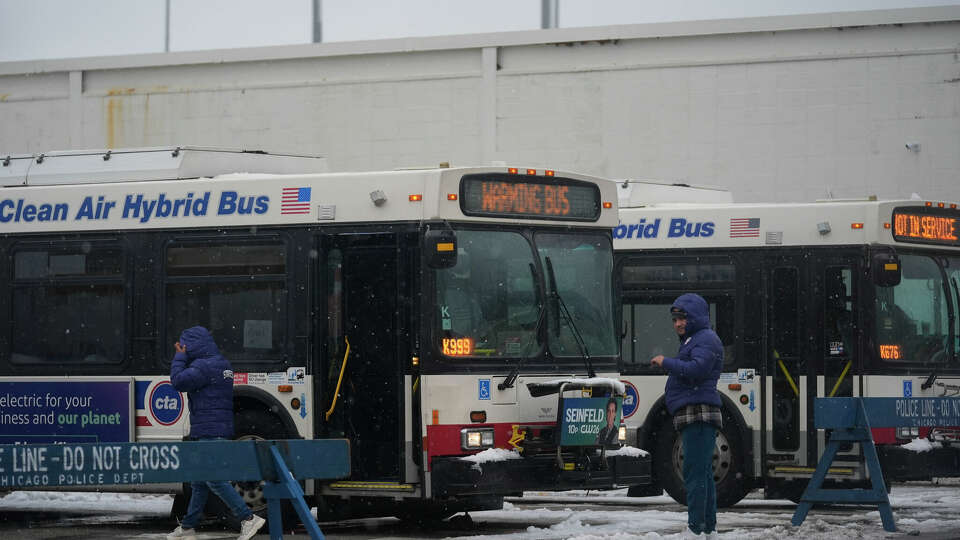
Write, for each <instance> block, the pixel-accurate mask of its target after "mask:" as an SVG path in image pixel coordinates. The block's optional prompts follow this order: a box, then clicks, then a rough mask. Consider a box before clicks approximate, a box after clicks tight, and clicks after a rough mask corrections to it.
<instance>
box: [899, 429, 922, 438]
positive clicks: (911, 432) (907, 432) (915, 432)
mask: <svg viewBox="0 0 960 540" xmlns="http://www.w3.org/2000/svg"><path fill="white" fill-rule="evenodd" d="M919 436H920V428H918V427H916V426H909V427H898V428H897V438H898V439H916V438H917V437H919Z"/></svg>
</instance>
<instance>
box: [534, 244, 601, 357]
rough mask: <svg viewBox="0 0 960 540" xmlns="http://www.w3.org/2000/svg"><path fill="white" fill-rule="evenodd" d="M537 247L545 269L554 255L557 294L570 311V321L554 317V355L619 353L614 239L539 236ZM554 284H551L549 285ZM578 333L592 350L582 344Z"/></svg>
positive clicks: (551, 338)
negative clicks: (614, 294) (614, 296)
mask: <svg viewBox="0 0 960 540" xmlns="http://www.w3.org/2000/svg"><path fill="white" fill-rule="evenodd" d="M536 242H537V250H538V252H539V254H540V258H541V261H542V262H543V263H544V264H543V266H544V268H546V267H547V265H546V260H547V258H549V259H550V262H551V264H550V266H552V268H553V272H554V277H555V279H556V287H557V290H556V292H557V293H558V294H559V296H560V299H561V300H562V301H563V303H564V304H565V306H566V309H567V310H568V311H569V312H570V319H572V320H570V319H567V318H564V317H559V315H560V314H559V313H553V312H550V313H549V315H550V316H552V317H559V320H556V321H550V322H551V324H550V326H549V327H550V328H558V327H559V328H558V329H559V333H557V332H555V331H554V330H551V331H550V332H549V336H550V338H549V343H550V352H551V354H553V355H554V356H581V355H584V354H588V355H590V356H614V355H616V354H617V343H616V333H615V331H614V323H613V306H612V304H611V294H612V290H613V288H612V284H611V279H612V275H613V252H612V246H611V244H610V240H609V239H608V238H607V237H604V236H603V235H600V234H554V233H539V234H537V235H536ZM547 286H548V287H549V286H550V285H549V284H548V285H547ZM576 332H579V333H580V337H582V338H583V345H584V348H585V349H586V350H581V347H580V346H579V345H578V344H577V336H576V335H575V333H576Z"/></svg>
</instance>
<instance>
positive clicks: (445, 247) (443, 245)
mask: <svg viewBox="0 0 960 540" xmlns="http://www.w3.org/2000/svg"><path fill="white" fill-rule="evenodd" d="M437 251H453V242H437Z"/></svg>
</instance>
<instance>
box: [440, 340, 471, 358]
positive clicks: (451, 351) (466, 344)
mask: <svg viewBox="0 0 960 540" xmlns="http://www.w3.org/2000/svg"><path fill="white" fill-rule="evenodd" d="M443 354H445V355H447V356H467V355H470V354H473V339H472V338H443Z"/></svg>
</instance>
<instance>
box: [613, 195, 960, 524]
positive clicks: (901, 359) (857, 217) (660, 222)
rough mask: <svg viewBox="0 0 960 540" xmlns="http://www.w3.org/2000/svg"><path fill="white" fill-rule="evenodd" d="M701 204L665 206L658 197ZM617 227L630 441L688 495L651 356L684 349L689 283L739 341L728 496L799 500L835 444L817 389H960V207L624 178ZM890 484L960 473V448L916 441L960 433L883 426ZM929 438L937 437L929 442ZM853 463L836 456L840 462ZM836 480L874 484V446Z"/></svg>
mask: <svg viewBox="0 0 960 540" xmlns="http://www.w3.org/2000/svg"><path fill="white" fill-rule="evenodd" d="M665 200H666V201H686V202H670V203H664V202H656V201H665ZM620 203H621V209H620V223H618V225H617V227H616V228H615V229H614V248H615V260H616V265H615V268H616V274H617V280H618V286H619V288H620V291H619V294H621V295H622V298H623V332H624V335H623V340H622V344H623V346H622V354H623V364H622V366H621V373H622V375H623V381H624V382H625V383H626V384H627V391H628V398H627V405H626V406H625V408H624V416H625V422H626V424H627V426H628V439H627V440H628V441H629V442H631V443H634V442H636V444H637V445H638V446H639V447H641V448H645V449H648V450H650V451H651V452H652V454H653V456H652V457H653V468H654V476H655V478H654V482H653V484H652V489H649V488H635V489H633V490H631V492H632V493H633V494H637V495H640V494H647V493H651V492H654V493H657V494H659V493H660V491H659V490H660V489H661V488H663V489H665V490H666V491H667V492H668V493H669V494H670V495H671V496H673V497H674V498H675V499H677V500H678V501H679V500H683V498H684V494H683V488H682V482H681V480H680V478H681V476H680V473H679V470H680V469H679V466H680V463H681V460H682V456H681V454H680V447H679V444H678V441H677V437H676V435H675V432H674V430H673V428H672V427H671V425H670V423H669V422H668V418H667V416H666V412H665V409H664V407H663V399H662V396H663V386H664V383H665V380H666V377H665V374H664V373H663V372H662V371H661V370H660V369H659V368H656V367H655V366H651V365H650V358H652V357H653V356H655V355H657V354H666V355H671V354H673V353H674V352H675V351H676V349H677V345H678V341H677V337H676V335H675V333H674V332H673V330H672V327H671V321H670V318H669V316H668V310H669V306H670V305H671V303H672V302H673V300H674V299H675V298H676V297H677V296H679V295H680V294H683V293H687V292H695V293H698V294H700V295H702V296H703V297H704V298H705V299H706V300H707V302H708V303H709V305H710V319H711V322H712V324H713V326H714V328H715V329H716V331H717V333H718V334H719V336H720V339H721V340H722V342H723V344H724V369H723V375H722V377H721V379H720V382H719V386H718V389H719V390H720V393H721V395H722V397H723V412H724V424H725V425H724V428H723V431H722V432H721V433H720V435H719V437H718V439H717V451H716V459H715V462H714V464H715V467H714V470H715V473H716V474H715V476H716V480H717V487H718V502H719V504H721V505H723V506H727V505H732V504H735V503H736V502H737V501H739V500H740V499H741V498H742V497H744V496H745V495H746V494H747V493H748V492H749V490H751V489H753V488H759V487H762V488H764V489H765V496H766V497H768V498H778V497H787V498H792V499H797V498H798V497H799V495H800V493H801V491H802V489H803V487H804V486H805V484H806V482H807V480H808V479H809V477H810V475H811V473H812V471H813V468H814V467H815V466H816V464H817V461H818V458H819V456H820V455H821V454H822V452H823V448H824V444H825V440H824V432H823V430H819V431H818V430H816V429H813V427H812V422H813V398H815V397H823V396H835V397H842V396H865V397H901V396H915V397H934V396H943V395H947V396H950V395H954V396H955V395H958V392H960V360H958V320H960V316H958V314H960V288H958V286H960V284H958V281H960V240H958V238H960V225H958V223H960V210H957V205H956V204H953V203H943V202H923V201H914V200H901V201H878V200H873V199H868V200H851V201H836V200H834V201H826V202H818V203H811V204H738V203H733V202H731V197H730V194H729V193H728V192H726V191H723V190H716V189H709V188H704V187H691V186H667V185H662V184H656V183H648V182H625V183H623V185H622V186H621V198H620ZM873 435H874V439H875V440H876V442H877V444H878V451H879V453H880V457H881V460H882V463H883V467H884V473H885V475H886V477H887V479H888V480H890V479H892V480H897V479H922V478H929V477H931V476H955V475H957V474H958V471H957V469H956V463H958V461H957V459H958V453H957V451H956V446H954V448H953V449H950V448H947V447H944V448H934V449H933V450H932V451H930V452H925V453H917V452H912V451H910V450H907V449H904V448H902V447H901V446H902V445H904V444H905V443H910V442H911V440H912V439H914V438H916V437H918V436H922V437H926V436H930V437H931V438H932V439H933V440H934V441H943V442H949V441H956V431H955V430H949V429H940V430H937V431H936V432H933V433H931V432H930V430H929V429H921V430H920V431H919V432H918V431H917V430H916V428H889V429H874V430H873ZM921 446H922V445H921ZM838 462H839V463H840V464H839V465H837V463H838ZM834 463H835V465H834V468H833V469H832V470H831V474H830V476H829V477H828V478H829V480H830V481H831V482H849V483H852V484H856V483H858V482H860V483H862V482H863V481H864V478H865V476H864V474H865V468H864V465H863V463H862V460H861V458H860V453H859V449H858V448H857V447H855V446H850V447H847V448H845V449H844V451H843V452H841V456H840V458H839V459H838V461H835V462H834Z"/></svg>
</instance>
